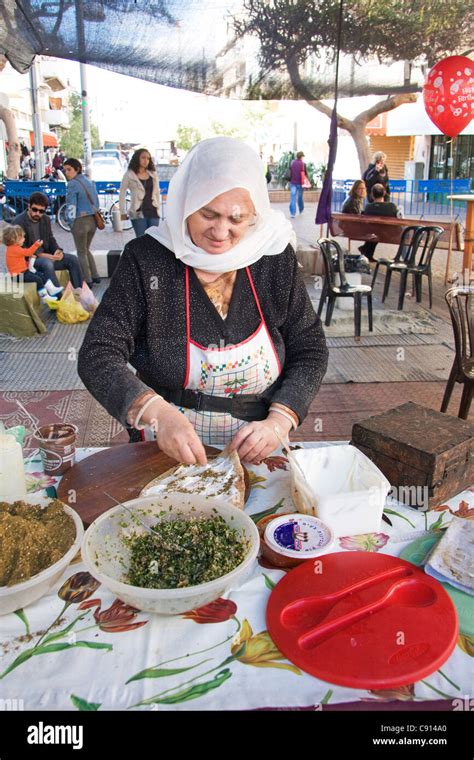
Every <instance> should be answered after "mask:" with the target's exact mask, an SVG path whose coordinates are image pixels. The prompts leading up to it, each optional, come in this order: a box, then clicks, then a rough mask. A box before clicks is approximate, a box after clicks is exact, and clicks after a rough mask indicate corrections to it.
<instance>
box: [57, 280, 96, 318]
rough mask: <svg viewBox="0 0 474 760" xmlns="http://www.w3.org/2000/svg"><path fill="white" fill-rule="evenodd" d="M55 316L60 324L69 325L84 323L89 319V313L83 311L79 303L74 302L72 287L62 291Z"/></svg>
mask: <svg viewBox="0 0 474 760" xmlns="http://www.w3.org/2000/svg"><path fill="white" fill-rule="evenodd" d="M56 314H57V317H58V320H59V321H60V322H63V323H65V324H69V325H71V324H74V323H76V322H85V321H86V320H87V319H89V317H90V312H88V311H86V310H85V309H84V307H83V306H82V305H81V303H80V301H76V298H75V296H74V293H73V290H72V287H71V288H69V286H68V287H67V288H66V290H65V291H64V295H63V297H62V298H61V300H60V302H59V305H58V308H57V311H56Z"/></svg>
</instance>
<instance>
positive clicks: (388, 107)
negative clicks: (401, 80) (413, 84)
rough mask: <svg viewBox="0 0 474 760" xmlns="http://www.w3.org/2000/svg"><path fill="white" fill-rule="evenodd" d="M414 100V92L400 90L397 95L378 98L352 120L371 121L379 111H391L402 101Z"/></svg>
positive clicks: (409, 101)
mask: <svg viewBox="0 0 474 760" xmlns="http://www.w3.org/2000/svg"><path fill="white" fill-rule="evenodd" d="M416 100H417V97H416V95H415V93H414V92H402V93H400V94H398V95H390V97H388V98H385V100H380V101H379V102H378V103H375V104H374V105H373V106H371V107H370V108H368V109H367V110H366V111H362V112H361V113H359V114H358V115H357V116H356V117H355V118H354V122H357V123H359V124H368V123H369V121H372V119H375V117H376V116H379V115H380V114H381V113H386V112H387V111H393V109H394V108H398V106H401V105H403V104H404V103H416Z"/></svg>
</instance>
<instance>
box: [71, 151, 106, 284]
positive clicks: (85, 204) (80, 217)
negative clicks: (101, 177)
mask: <svg viewBox="0 0 474 760" xmlns="http://www.w3.org/2000/svg"><path fill="white" fill-rule="evenodd" d="M63 168H64V174H65V175H66V179H67V181H68V185H67V193H66V216H67V219H68V221H69V222H71V225H72V226H71V232H72V236H73V238H74V242H75V244H76V250H77V256H78V258H79V261H80V264H81V269H82V272H83V274H84V277H85V279H86V282H87V284H88V286H89V287H90V288H92V286H93V283H96V284H97V283H99V282H100V277H99V273H98V271H97V266H96V263H95V259H94V257H93V255H92V253H91V243H92V240H93V237H94V235H95V233H96V230H97V225H96V221H95V216H94V214H95V212H96V211H98V210H99V197H98V195H97V190H96V187H95V183H94V182H92V181H91V180H90V179H88V178H87V177H85V176H84V175H83V173H82V164H81V162H80V161H78V160H77V158H68V159H66V161H65V162H64V164H63Z"/></svg>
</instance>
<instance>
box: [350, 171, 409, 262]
mask: <svg viewBox="0 0 474 760" xmlns="http://www.w3.org/2000/svg"><path fill="white" fill-rule="evenodd" d="M372 197H373V199H374V200H373V201H372V203H368V204H367V206H366V207H365V209H364V210H363V212H362V213H363V215H364V216H398V215H399V211H398V208H397V207H396V206H395V204H394V203H391V202H390V201H386V200H385V188H384V186H383V185H374V186H373V188H372ZM376 247H377V243H373V242H372V241H369V240H367V241H366V242H365V243H364V244H363V245H361V246H359V251H360V252H361V253H363V254H364V256H367V258H368V259H369V261H375V259H374V252H375V249H376Z"/></svg>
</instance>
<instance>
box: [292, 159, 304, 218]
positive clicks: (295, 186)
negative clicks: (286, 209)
mask: <svg viewBox="0 0 474 760" xmlns="http://www.w3.org/2000/svg"><path fill="white" fill-rule="evenodd" d="M303 158H304V153H303V151H302V150H299V151H298V153H297V154H296V158H295V159H294V160H293V161H292V162H291V166H290V217H291V218H292V219H294V218H295V216H296V203H297V202H298V210H299V212H300V214H302V213H303V211H304V200H303V179H302V177H303V176H304V175H305V174H306V164H305V162H304V161H303Z"/></svg>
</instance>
